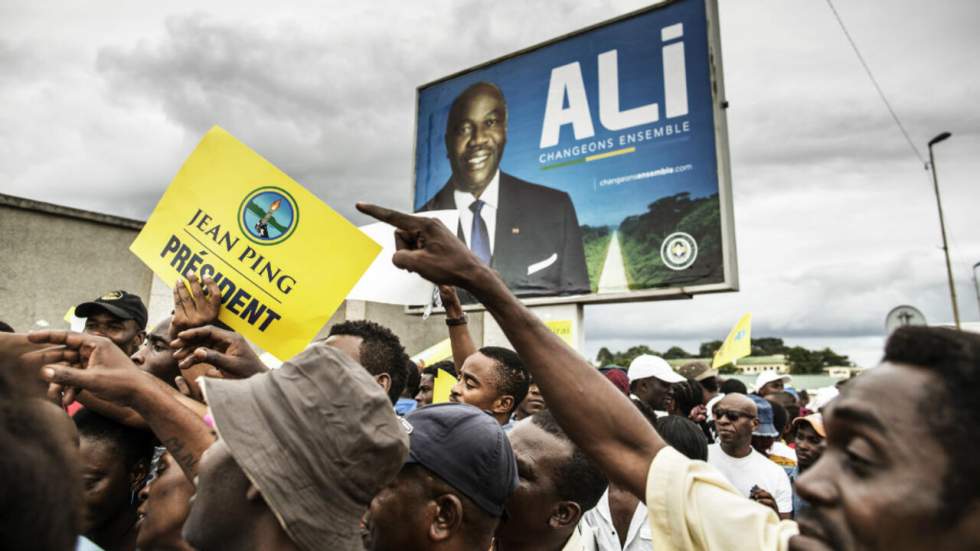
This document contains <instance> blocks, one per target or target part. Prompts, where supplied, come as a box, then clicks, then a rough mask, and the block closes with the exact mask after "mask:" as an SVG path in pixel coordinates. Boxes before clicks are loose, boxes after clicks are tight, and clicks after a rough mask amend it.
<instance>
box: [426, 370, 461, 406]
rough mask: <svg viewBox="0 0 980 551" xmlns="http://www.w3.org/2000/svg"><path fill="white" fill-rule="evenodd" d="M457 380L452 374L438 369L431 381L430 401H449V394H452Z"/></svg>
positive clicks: (435, 402)
mask: <svg viewBox="0 0 980 551" xmlns="http://www.w3.org/2000/svg"><path fill="white" fill-rule="evenodd" d="M458 381H459V379H457V378H456V377H453V376H452V374H450V373H448V372H446V371H443V370H441V369H440V370H438V371H437V372H436V378H435V380H434V381H432V403H433V404H444V403H446V402H448V401H449V395H450V394H452V390H453V387H454V386H456V383H457V382H458Z"/></svg>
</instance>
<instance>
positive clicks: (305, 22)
mask: <svg viewBox="0 0 980 551" xmlns="http://www.w3.org/2000/svg"><path fill="white" fill-rule="evenodd" d="M720 3H721V4H722V5H721V38H722V49H723V56H724V78H725V86H726V88H727V97H728V100H729V101H730V102H731V107H730V109H729V111H728V126H729V136H730V143H731V146H730V147H731V158H732V167H733V168H732V176H733V187H734V200H735V225H736V239H737V244H738V262H739V275H740V280H741V290H740V291H739V292H738V293H726V294H719V295H705V296H699V297H696V298H694V299H693V300H685V301H674V302H660V303H634V304H625V305H607V306H591V307H587V308H586V339H587V348H588V350H587V353H588V354H590V355H593V356H594V353H595V351H596V350H597V349H598V348H599V347H600V346H609V347H611V348H613V349H621V348H625V347H627V346H629V345H632V344H640V343H644V344H649V345H651V346H653V347H654V348H658V349H664V348H666V347H667V346H669V345H671V344H675V343H676V344H681V345H683V346H685V347H687V348H688V349H689V350H691V349H693V350H696V348H697V344H698V343H699V342H701V341H705V340H712V339H720V338H723V337H724V336H725V334H726V333H727V332H728V330H729V328H730V327H731V325H732V324H733V323H734V322H735V321H736V320H737V318H738V317H739V316H741V315H742V314H743V313H745V312H752V314H753V317H754V327H753V334H754V335H755V336H766V335H776V336H783V337H784V338H786V339H787V341H789V342H790V343H794V344H802V345H804V346H810V347H823V346H831V347H833V348H835V349H838V351H840V352H843V353H846V354H850V355H851V356H852V357H853V358H854V359H856V360H857V361H858V362H859V363H861V364H863V365H873V364H874V363H875V361H876V359H877V358H878V356H879V355H880V350H881V345H882V342H883V338H884V334H883V333H884V330H883V321H884V317H885V314H886V313H887V312H888V311H889V310H890V309H891V308H892V307H894V306H896V305H899V304H911V305H914V306H916V307H918V308H919V309H921V310H922V311H923V312H924V313H925V315H926V318H927V319H928V320H929V321H930V322H935V323H938V322H944V321H949V320H951V319H952V314H951V309H950V301H949V293H948V288H947V285H946V274H945V268H944V264H943V255H942V250H941V248H940V247H941V239H940V234H939V226H938V215H937V212H936V204H935V197H934V195H933V192H932V184H931V181H930V179H929V173H928V172H926V171H925V170H924V169H923V166H922V164H921V163H920V162H919V160H918V159H917V158H916V157H915V154H914V153H913V152H912V151H911V149H910V148H909V146H908V144H907V143H906V142H905V140H904V139H903V137H902V135H901V134H900V132H899V131H898V129H897V128H896V127H895V125H894V123H893V121H892V120H891V118H890V117H889V115H888V112H887V110H886V109H885V107H884V106H883V104H882V103H881V101H880V100H879V98H878V96H877V95H876V93H875V91H874V88H873V86H872V84H871V82H870V81H869V80H868V78H867V76H866V75H865V74H864V72H863V70H862V68H861V66H860V64H859V62H858V60H857V58H856V57H855V55H854V53H853V52H852V50H851V48H850V46H849V45H848V43H847V41H846V39H845V37H844V35H843V34H842V32H841V30H840V28H839V27H838V26H837V23H836V21H835V20H834V18H833V15H832V13H831V11H830V9H829V8H828V6H827V4H826V2H822V1H817V0H768V1H762V0H738V1H734V0H721V2H720ZM643 5H644V3H643V2H635V1H628V0H614V1H607V2H585V1H578V0H576V1H555V2H503V1H502V2H497V3H494V4H492V5H491V4H487V3H485V2H476V1H429V2H415V3H409V2H394V1H391V2H370V3H367V2H365V3H355V2H336V1H328V2H296V3H293V2H284V1H280V2H277V3H276V4H275V5H273V4H270V3H268V2H254V1H248V2H245V1H241V0H236V1H233V2H232V1H226V2H203V3H202V2H199V1H195V2H180V1H169V2H154V3H147V2H123V1H118V2H64V1H61V2H52V1H47V0H33V1H31V2H4V3H2V4H0V104H2V105H3V108H2V109H0V191H2V192H3V193H8V194H12V195H18V196H23V197H30V198H34V199H39V200H42V201H49V202H53V203H58V204H63V205H69V206H73V207H78V208H83V209H90V210H95V211H101V212H108V213H113V214H118V215H122V216H128V217H132V218H138V219H145V218H146V216H147V215H148V214H149V213H150V211H151V210H152V208H153V206H154V204H155V203H156V200H157V199H158V198H159V197H160V195H161V194H162V193H163V190H164V189H165V187H166V186H167V184H168V183H169V181H170V179H171V178H172V177H173V175H174V174H175V173H176V171H177V169H178V168H179V167H180V164H181V162H182V161H183V159H184V158H185V157H186V156H187V155H188V154H189V153H190V152H191V150H192V149H193V147H194V145H195V144H196V143H197V141H198V140H199V139H200V137H201V135H202V134H203V133H204V132H205V131H206V130H207V129H208V128H209V127H211V126H212V125H214V124H218V125H221V126H223V127H224V128H226V129H227V130H229V131H230V132H231V133H232V134H234V135H235V136H237V137H238V138H240V139H241V140H243V141H244V142H245V143H247V144H249V145H250V146H252V147H253V148H255V149H256V150H258V151H259V152H260V153H261V154H262V155H264V156H265V157H266V158H268V159H269V160H271V161H272V162H273V163H275V164H276V165H278V166H279V167H280V168H282V169H283V170H284V171H285V172H287V173H288V174H290V175H291V176H292V177H293V178H294V179H296V180H298V181H299V182H301V183H302V184H304V185H305V186H306V187H308V188H309V189H310V190H312V191H313V192H314V193H316V194H317V195H318V196H319V197H320V198H322V199H323V200H324V201H326V202H327V203H329V204H330V205H331V206H333V207H334V208H336V209H337V210H339V211H340V212H341V213H343V214H345V215H346V216H348V217H349V218H350V219H351V220H352V221H353V222H355V223H358V224H361V223H365V222H366V220H365V219H364V218H363V217H361V216H360V215H357V214H355V212H354V209H353V203H354V201H355V200H358V199H369V200H373V201H376V202H380V203H383V204H387V205H391V206H394V207H399V208H408V207H409V197H410V187H411V179H412V172H411V171H412V163H411V155H412V147H413V145H412V141H413V125H414V106H413V103H414V97H415V88H416V86H418V85H420V84H423V83H426V82H429V81H432V80H434V79H437V78H439V77H442V76H444V75H447V74H450V73H454V72H456V71H459V70H461V69H465V68H467V67H470V66H472V65H475V64H478V63H481V62H483V61H487V60H489V59H493V58H496V57H499V56H501V55H505V54H508V53H510V52H513V51H515V50H518V49H522V48H525V47H527V46H531V45H533V44H536V43H538V42H541V41H544V40H548V39H550V38H554V37H556V36H559V35H562V34H564V33H567V32H570V31H573V30H575V29H578V28H581V27H583V26H587V25H590V24H593V23H596V22H599V21H602V20H605V19H608V18H611V17H615V16H617V15H621V14H623V13H626V12H628V11H632V10H634V9H637V8H640V7H643ZM835 5H836V7H837V8H838V10H839V12H840V13H841V15H842V17H843V18H844V21H845V23H846V24H847V25H848V27H849V29H850V31H851V33H852V35H853V37H854V39H855V40H856V42H857V43H858V45H859V47H860V48H861V50H862V53H863V54H864V56H865V58H866V59H867V61H868V63H869V64H870V66H871V67H872V70H873V71H874V72H875V75H876V77H877V78H878V81H879V82H880V84H881V86H882V88H883V89H884V90H885V93H886V94H887V95H888V97H889V99H890V100H891V102H892V105H893V106H894V108H895V110H896V111H897V112H898V114H899V116H900V117H901V118H902V120H903V122H904V123H905V125H906V127H907V129H908V132H909V134H910V135H911V137H912V139H913V140H914V141H915V143H916V144H917V146H918V147H919V149H920V151H921V152H922V153H923V154H925V144H926V142H927V141H928V140H929V139H930V138H931V137H932V136H934V135H936V134H938V133H939V132H941V131H944V130H948V131H950V132H952V133H953V137H952V138H951V139H950V140H949V141H947V142H944V143H943V144H942V145H940V146H937V148H936V153H937V162H936V164H937V167H938V168H939V173H940V182H941V186H942V193H943V200H944V206H945V209H946V221H947V226H948V230H949V235H950V248H951V251H952V257H953V269H954V275H955V277H956V278H957V283H958V287H957V290H958V293H959V304H960V309H961V314H962V316H963V318H964V319H965V320H977V319H978V309H977V295H976V291H975V290H974V287H973V282H972V279H971V267H972V265H973V264H974V263H975V262H977V261H980V222H978V216H977V207H978V205H980V182H978V180H977V178H976V174H978V173H980V108H978V107H977V98H978V97H980V71H978V70H977V56H978V54H980V33H977V32H976V25H977V24H978V23H980V2H976V1H975V0H958V1H952V0H951V1H944V2H921V1H912V0H901V1H897V0H887V1H886V0H876V1H869V0H836V1H835Z"/></svg>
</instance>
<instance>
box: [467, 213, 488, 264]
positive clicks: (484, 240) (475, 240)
mask: <svg viewBox="0 0 980 551" xmlns="http://www.w3.org/2000/svg"><path fill="white" fill-rule="evenodd" d="M485 204H486V203H484V202H483V201H481V200H479V199H477V200H476V201H473V202H472V203H470V210H471V211H473V225H472V226H470V250H471V251H473V254H475V255H476V256H477V258H479V259H480V260H482V261H483V263H484V264H487V265H490V232H488V231H487V223H486V222H484V221H483V217H482V216H480V211H481V210H483V205H485Z"/></svg>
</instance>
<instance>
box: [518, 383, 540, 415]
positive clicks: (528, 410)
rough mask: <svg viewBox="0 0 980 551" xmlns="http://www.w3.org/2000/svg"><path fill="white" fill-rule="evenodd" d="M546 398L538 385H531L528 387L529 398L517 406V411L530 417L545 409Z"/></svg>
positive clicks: (525, 398)
mask: <svg viewBox="0 0 980 551" xmlns="http://www.w3.org/2000/svg"><path fill="white" fill-rule="evenodd" d="M545 407H546V406H545V403H544V396H542V395H541V389H540V388H538V385H537V384H535V383H531V384H530V385H528V387H527V396H526V397H524V400H523V401H521V405H519V406H517V409H518V410H519V411H520V412H521V414H522V415H523V416H524V417H530V416H531V415H534V414H535V413H537V412H539V411H541V410H543V409H545Z"/></svg>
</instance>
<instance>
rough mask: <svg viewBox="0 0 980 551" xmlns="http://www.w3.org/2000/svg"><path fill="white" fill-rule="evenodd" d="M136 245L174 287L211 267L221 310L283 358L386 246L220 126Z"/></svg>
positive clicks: (223, 316)
mask: <svg viewBox="0 0 980 551" xmlns="http://www.w3.org/2000/svg"><path fill="white" fill-rule="evenodd" d="M129 248H130V250H131V251H133V253H134V254H136V256H138V257H139V258H140V260H142V261H143V262H144V263H146V265H147V266H149V267H150V269H152V270H153V272H154V273H156V274H157V275H158V276H160V278H162V279H163V280H164V281H165V282H167V284H168V285H170V286H171V287H172V286H173V285H174V283H175V282H176V281H177V279H178V277H186V276H188V275H190V274H192V273H197V274H199V275H200V276H201V277H204V276H211V277H213V278H214V280H215V282H216V283H217V284H218V288H219V289H220V290H221V302H222V308H221V314H220V316H219V319H220V320H221V321H223V322H225V323H226V324H228V325H229V326H231V327H232V328H233V329H234V330H235V331H237V332H239V333H241V334H242V335H244V336H245V337H247V338H249V339H251V340H253V341H255V342H256V343H257V344H258V345H259V346H261V347H262V348H264V349H265V350H267V351H269V352H270V353H272V354H273V355H275V356H276V357H278V358H279V359H283V360H285V359H288V358H290V357H292V356H293V355H295V354H296V353H298V352H299V351H301V350H302V349H303V348H304V347H305V346H306V345H307V344H309V342H310V341H311V340H312V339H313V337H314V336H316V333H317V331H319V330H320V328H321V327H323V325H324V324H325V323H326V321H327V319H329V318H330V316H331V315H332V314H333V312H334V311H335V310H336V309H337V307H338V306H339V305H340V303H341V301H342V300H343V299H344V297H345V296H347V293H348V292H350V290H351V288H352V287H353V286H354V284H355V283H357V280H358V279H360V277H361V276H362V275H363V274H364V272H365V271H366V270H367V268H368V266H370V265H371V262H372V261H373V260H374V257H375V256H377V255H378V253H379V252H380V250H381V247H380V246H379V245H378V244H377V243H375V242H374V241H373V240H372V239H371V238H369V237H368V236H366V235H364V233H362V232H361V231H360V230H358V229H357V227H355V226H354V225H353V224H351V223H350V222H348V221H347V220H346V219H344V217H342V216H341V215H339V214H337V212H335V211H334V210H333V209H331V208H330V207H329V206H327V205H326V204H325V203H323V202H322V201H320V200H319V199H317V197H316V196H315V195H313V194H312V193H310V192H309V191H307V190H306V189H305V188H304V187H303V186H301V185H299V184H298V183H296V182H295V181H294V180H293V179H292V178H290V177H289V176H287V175H286V174H285V173H284V172H282V171H281V170H279V169H278V168H276V167H275V166H273V165H272V163H270V162H269V161H267V160H265V159H263V158H262V157H261V156H260V155H259V154H258V153H256V152H254V151H252V150H251V149H250V148H249V147H248V146H246V145H245V144H243V143H241V142H239V141H238V140H237V139H235V138H234V137H233V136H232V135H231V134H229V133H228V132H226V131H225V130H223V129H221V128H219V127H217V126H215V127H214V128H212V129H211V130H209V131H208V133H207V134H205V136H204V138H203V139H202V140H201V143H199V144H198V146H197V148H196V149H195V150H194V152H193V153H191V156H190V157H188V159H187V161H185V162H184V166H183V167H181V169H180V172H178V173H177V176H176V177H174V179H173V181H172V182H171V183H170V187H168V188H167V190H166V192H164V194H163V197H162V198H161V199H160V202H159V203H157V206H156V208H155V209H154V210H153V214H151V215H150V218H149V220H147V221H146V225H145V226H144V227H143V230H142V231H141V232H140V234H139V235H138V236H137V237H136V240H135V241H133V244H132V245H130V247H129Z"/></svg>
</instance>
